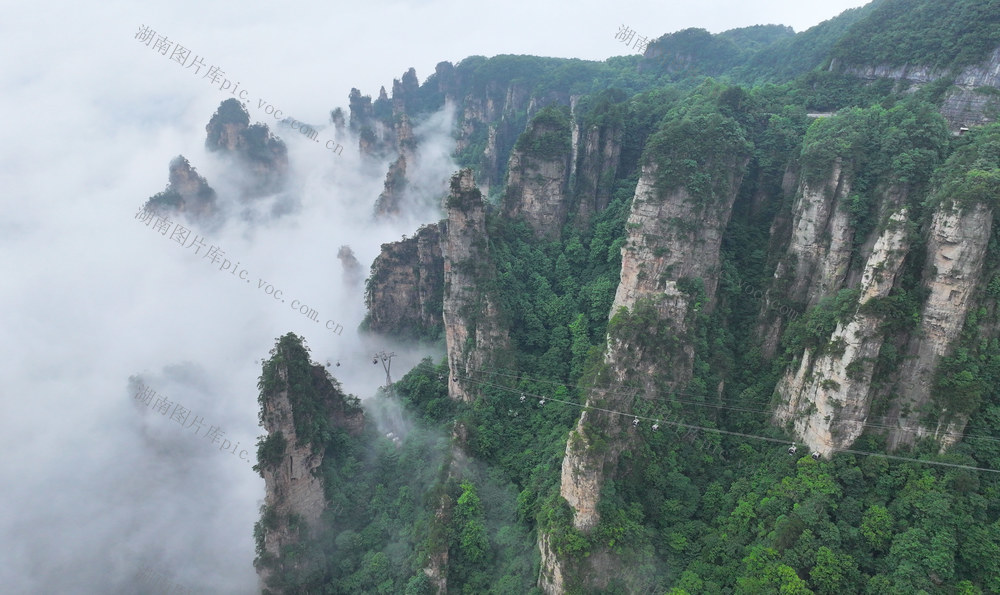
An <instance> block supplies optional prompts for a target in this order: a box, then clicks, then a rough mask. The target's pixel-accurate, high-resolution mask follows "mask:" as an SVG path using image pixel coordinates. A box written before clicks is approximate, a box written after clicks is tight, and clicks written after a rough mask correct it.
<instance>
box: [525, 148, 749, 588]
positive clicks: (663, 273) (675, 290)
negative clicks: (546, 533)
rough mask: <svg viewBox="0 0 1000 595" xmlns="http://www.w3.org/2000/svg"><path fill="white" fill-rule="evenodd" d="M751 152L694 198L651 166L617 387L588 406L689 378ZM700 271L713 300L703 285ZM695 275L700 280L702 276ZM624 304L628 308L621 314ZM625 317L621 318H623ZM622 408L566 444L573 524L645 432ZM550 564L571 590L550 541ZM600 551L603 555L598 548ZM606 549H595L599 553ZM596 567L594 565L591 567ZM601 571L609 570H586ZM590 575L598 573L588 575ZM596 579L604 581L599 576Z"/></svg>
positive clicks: (553, 575) (622, 297)
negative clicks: (698, 311) (710, 191)
mask: <svg viewBox="0 0 1000 595" xmlns="http://www.w3.org/2000/svg"><path fill="white" fill-rule="evenodd" d="M747 161H748V157H747V156H746V155H745V154H744V153H743V151H742V150H739V149H736V148H735V147H734V148H733V150H732V151H729V152H727V154H726V157H725V158H724V159H723V160H721V162H717V163H712V164H709V163H704V164H701V165H702V167H711V168H712V170H713V171H716V172H719V173H718V176H717V178H716V179H715V185H714V186H715V188H716V189H717V191H718V192H717V195H716V196H714V198H713V199H712V200H709V201H697V200H693V199H692V197H691V195H690V194H689V192H688V191H687V189H686V188H685V187H684V186H683V185H676V184H677V180H670V182H674V186H672V187H670V186H668V187H667V188H664V187H663V185H662V182H660V180H659V178H660V176H659V175H658V174H659V168H660V166H659V165H658V164H657V163H647V164H646V165H645V166H644V167H643V169H642V175H641V176H640V178H639V181H638V184H637V185H636V189H635V196H634V198H633V200H632V212H631V214H630V215H629V220H628V223H627V224H626V230H627V231H626V242H625V245H624V247H623V248H622V271H621V281H620V283H619V285H618V290H617V292H616V294H615V299H614V302H613V304H612V310H611V313H612V315H613V319H612V323H611V324H610V325H609V329H608V344H607V348H606V351H605V355H604V364H605V368H606V371H607V377H608V378H609V380H608V387H607V388H600V389H597V388H595V389H592V390H591V391H590V393H589V394H588V397H587V405H588V406H595V405H596V406H599V407H602V408H605V409H612V410H619V411H629V410H631V409H633V408H634V407H633V405H634V403H633V400H634V398H635V395H637V394H645V395H650V396H653V395H658V394H660V393H661V391H669V390H672V389H677V388H679V387H681V386H683V385H684V384H685V383H686V382H687V381H688V380H690V378H691V373H692V366H693V364H694V349H693V347H692V343H691V341H688V340H686V339H688V338H689V331H690V330H691V328H692V325H693V320H692V318H693V314H694V311H695V308H697V307H706V308H711V307H712V306H713V303H714V299H715V290H716V287H717V285H718V275H719V251H720V248H721V241H722V233H723V231H724V230H725V228H726V226H727V225H728V222H729V217H730V214H731V210H732V205H733V201H734V200H735V198H736V194H737V192H738V190H739V187H740V183H741V182H742V179H743V173H744V171H745V167H746V164H747ZM695 280H700V282H701V289H702V291H703V292H704V293H703V296H704V298H705V300H706V303H705V304H702V305H698V306H696V303H698V302H700V298H699V296H698V295H697V294H698V293H699V292H698V290H697V289H695V286H696V284H697V282H696V281H695ZM693 284H695V285H693ZM620 310H624V312H623V313H622V314H620V315H617V316H614V315H615V313H617V312H619V311H620ZM615 318H618V319H619V320H620V322H619V323H618V324H615ZM632 430H633V428H632V427H631V424H629V423H628V422H627V421H624V420H622V418H621V416H619V415H613V414H608V413H604V412H602V411H599V410H589V411H588V410H584V412H583V413H582V414H581V415H580V419H579V421H578V422H577V424H576V427H575V428H574V430H573V431H572V432H571V433H570V438H569V440H568V441H567V443H566V454H565V457H564V458H563V463H562V474H561V481H560V495H561V496H562V497H563V498H564V499H565V500H566V501H567V502H568V503H569V505H570V506H571V507H572V510H573V521H572V522H573V527H574V528H576V529H577V530H580V531H589V530H591V529H592V528H593V527H595V526H596V525H597V523H598V522H599V521H600V517H599V514H598V511H597V504H598V502H599V501H600V493H601V488H602V486H603V485H604V482H605V478H606V477H607V476H608V474H609V473H611V472H612V471H613V470H614V468H615V467H616V465H617V463H618V458H619V456H620V454H621V452H622V451H623V450H624V449H626V448H628V445H629V443H630V441H631V440H633V439H635V434H634V432H633V431H632ZM539 543H540V550H541V554H542V566H543V569H544V570H543V573H542V577H541V578H540V579H539V586H540V587H541V588H542V589H543V590H544V591H545V592H546V593H562V592H563V591H564V585H563V583H562V582H561V578H560V577H563V576H566V568H565V565H566V564H567V561H566V560H563V559H561V558H560V557H559V556H558V555H555V554H554V552H553V551H552V548H551V547H543V546H546V543H547V542H545V541H544V540H540V542H539ZM598 557H599V556H598ZM596 559H597V557H594V556H592V557H591V558H589V560H590V561H591V562H592V561H593V560H596ZM591 570H593V569H591ZM584 574H585V575H586V576H591V575H593V576H594V577H595V578H594V579H593V580H595V581H602V580H606V577H605V578H596V577H599V576H603V575H606V574H607V573H606V572H604V573H602V572H584ZM586 580H590V579H586ZM589 586H590V587H594V588H598V587H599V585H598V584H597V583H594V584H592V585H589Z"/></svg>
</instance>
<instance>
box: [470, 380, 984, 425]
mask: <svg viewBox="0 0 1000 595" xmlns="http://www.w3.org/2000/svg"><path fill="white" fill-rule="evenodd" d="M473 370H474V371H476V372H483V373H486V374H493V375H496V376H504V377H507V378H513V379H517V380H527V381H529V382H537V383H540V384H551V385H554V386H562V387H565V388H567V389H577V390H580V391H587V390H590V389H587V388H584V387H582V386H580V385H576V384H569V383H564V382H558V381H554V380H547V379H542V378H533V377H531V376H526V375H514V374H504V373H502V372H490V371H487V370H485V369H482V368H479V369H473ZM470 378H471V377H470ZM604 392H606V393H607V394H609V395H613V396H618V397H634V396H635V395H633V394H631V393H623V392H615V391H604ZM671 395H686V396H697V397H702V398H705V397H704V395H698V394H695V393H688V392H683V391H671ZM645 400H646V401H657V402H666V403H674V402H676V403H681V404H685V405H693V406H695V407H713V408H716V409H726V410H729V411H738V412H743V413H759V414H761V415H768V416H770V415H773V414H774V412H773V411H772V410H763V409H752V408H749V407H739V406H734V405H720V404H715V403H709V402H703V401H691V400H687V399H677V398H671V397H669V396H667V397H660V396H653V397H650V398H647V399H645ZM730 402H732V401H730ZM861 427H862V428H868V429H873V430H894V431H899V432H907V433H914V432H919V431H921V430H926V428H923V427H921V426H910V427H899V426H892V425H888V424H883V423H878V422H871V421H869V422H864V423H862V424H861ZM935 435H936V436H939V437H944V436H950V437H954V438H958V439H960V440H969V439H972V440H985V441H989V442H1000V438H998V437H995V436H990V435H983V434H968V433H963V432H941V433H937V434H935Z"/></svg>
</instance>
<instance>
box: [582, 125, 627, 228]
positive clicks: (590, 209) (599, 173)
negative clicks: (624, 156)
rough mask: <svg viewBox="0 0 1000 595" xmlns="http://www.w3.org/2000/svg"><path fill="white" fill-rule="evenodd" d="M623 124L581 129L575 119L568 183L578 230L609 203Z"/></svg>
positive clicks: (587, 126) (620, 147)
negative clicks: (571, 185) (572, 182)
mask: <svg viewBox="0 0 1000 595" xmlns="http://www.w3.org/2000/svg"><path fill="white" fill-rule="evenodd" d="M622 122H624V120H622V121H616V120H612V119H609V121H607V122H603V123H593V124H589V125H588V124H584V125H583V126H584V127H581V125H580V124H579V123H577V122H576V121H575V118H574V122H573V162H572V163H573V170H572V171H571V172H570V179H572V180H575V187H576V191H575V195H576V196H575V199H576V203H577V206H576V224H577V225H578V226H584V225H586V223H587V222H588V221H589V220H590V218H591V217H592V216H594V215H595V214H597V213H600V212H601V211H603V210H604V209H605V208H606V207H607V206H608V203H609V202H610V201H611V191H612V187H613V185H612V181H613V180H614V179H615V176H616V174H617V173H618V165H619V162H620V160H621V151H622V140H623V138H624V134H625V131H624V126H623V124H622Z"/></svg>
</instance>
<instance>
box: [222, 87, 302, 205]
mask: <svg viewBox="0 0 1000 595" xmlns="http://www.w3.org/2000/svg"><path fill="white" fill-rule="evenodd" d="M205 131H206V132H207V137H206V139H205V148H207V149H208V150H209V151H213V152H221V153H224V154H228V155H230V156H232V157H233V158H234V159H235V160H236V162H237V164H238V166H239V167H240V169H241V170H242V171H241V174H243V175H242V176H240V177H238V180H239V181H240V186H241V194H242V197H243V198H250V197H255V196H263V195H266V194H271V193H274V192H278V191H280V190H281V189H282V188H284V186H285V181H286V178H287V176H288V149H287V148H286V147H285V143H283V142H281V140H279V139H278V138H276V137H275V136H274V135H273V134H271V131H270V130H269V129H268V127H267V126H266V125H264V124H253V125H251V124H250V115H249V114H248V113H247V111H246V108H244V107H243V105H242V104H241V103H240V102H239V101H237V100H236V99H227V100H225V101H223V102H222V103H221V104H220V105H219V109H218V110H216V112H215V114H214V115H213V116H212V119H211V120H209V122H208V125H206V126H205Z"/></svg>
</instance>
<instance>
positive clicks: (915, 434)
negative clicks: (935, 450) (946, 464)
mask: <svg viewBox="0 0 1000 595" xmlns="http://www.w3.org/2000/svg"><path fill="white" fill-rule="evenodd" d="M992 224H993V211H992V208H990V207H989V206H987V205H985V204H983V203H973V204H967V205H964V206H960V205H957V204H954V203H952V202H951V201H946V202H944V203H943V204H942V205H941V206H940V207H939V208H938V210H937V211H936V212H935V213H934V216H933V218H932V221H931V228H930V232H929V237H928V240H927V265H926V267H925V269H924V280H923V285H924V287H926V288H927V290H928V291H929V294H928V296H927V299H926V301H925V302H924V306H923V310H922V311H921V318H920V326H919V328H918V330H917V331H916V332H914V333H913V335H912V339H911V342H910V348H909V353H908V356H909V357H908V359H907V360H906V362H905V363H904V364H903V368H902V369H901V370H900V374H899V378H900V382H899V390H898V394H899V395H900V397H899V398H897V399H896V400H894V401H893V403H892V406H891V407H890V409H889V413H888V418H887V423H888V424H889V425H891V426H894V427H893V429H892V430H890V431H889V448H891V449H892V448H896V447H897V446H899V445H901V444H912V443H913V442H914V441H915V440H916V439H917V438H920V437H922V436H925V435H928V434H930V433H931V431H929V430H927V429H925V428H923V427H921V426H920V423H919V422H920V415H921V409H922V408H923V406H924V405H925V404H927V403H928V402H929V401H930V398H931V388H932V385H933V381H934V372H935V370H936V369H937V365H938V363H939V362H940V361H941V358H942V357H943V356H945V355H948V354H949V353H950V352H951V350H952V349H953V344H954V341H955V339H957V338H958V335H959V333H960V332H961V330H962V325H963V324H964V322H965V317H966V315H967V314H968V311H969V307H970V304H971V299H972V296H973V292H974V290H975V288H976V285H977V283H978V282H979V281H980V275H981V272H982V267H983V257H984V255H985V253H986V248H987V245H988V243H989V239H990V234H991V232H992ZM947 415H948V412H947V411H941V412H940V413H939V416H940V417H945V416H947ZM955 421H956V422H957V423H956V424H953V425H951V426H949V427H947V428H939V430H944V433H943V435H942V441H943V442H944V443H945V444H950V443H952V442H954V441H955V439H956V437H957V436H959V435H960V434H957V433H956V432H961V430H962V428H963V427H964V425H965V421H964V420H955Z"/></svg>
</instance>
